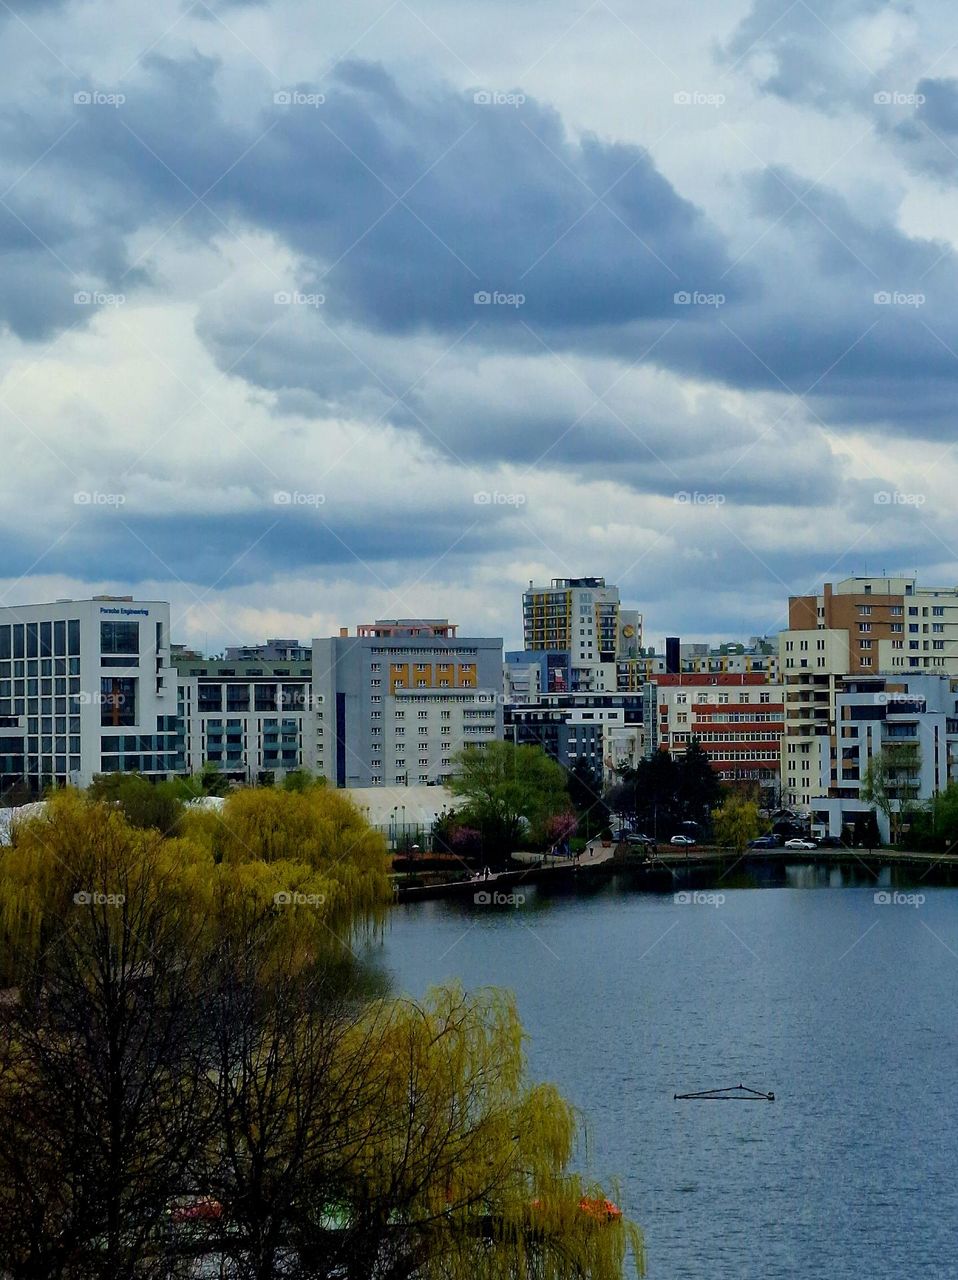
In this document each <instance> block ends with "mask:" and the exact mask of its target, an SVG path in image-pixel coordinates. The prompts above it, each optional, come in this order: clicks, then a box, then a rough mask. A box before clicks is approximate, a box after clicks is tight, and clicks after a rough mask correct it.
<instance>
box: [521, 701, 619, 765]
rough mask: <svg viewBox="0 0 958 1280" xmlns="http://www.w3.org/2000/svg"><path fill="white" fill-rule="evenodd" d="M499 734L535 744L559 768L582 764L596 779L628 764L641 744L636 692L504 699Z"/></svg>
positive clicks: (524, 743)
mask: <svg viewBox="0 0 958 1280" xmlns="http://www.w3.org/2000/svg"><path fill="white" fill-rule="evenodd" d="M505 735H506V738H507V740H508V741H510V742H515V743H516V744H517V745H518V746H529V745H532V746H540V747H542V748H543V750H544V751H545V752H546V753H547V754H548V755H550V756H552V758H553V759H554V760H556V761H558V763H559V764H561V765H562V767H563V768H564V769H572V768H573V767H574V766H575V765H576V764H579V763H585V764H587V765H588V766H589V768H590V769H591V770H592V773H593V774H594V776H595V777H596V778H603V779H605V780H606V781H609V780H611V778H612V777H613V775H614V773H615V770H616V769H617V768H623V767H625V766H632V767H634V765H635V764H637V763H638V761H639V759H641V755H642V748H643V745H644V735H643V715H642V695H641V694H622V693H592V694H590V693H561V694H544V695H542V696H540V697H538V698H536V699H535V700H533V701H527V702H522V703H509V704H507V705H506V710H505Z"/></svg>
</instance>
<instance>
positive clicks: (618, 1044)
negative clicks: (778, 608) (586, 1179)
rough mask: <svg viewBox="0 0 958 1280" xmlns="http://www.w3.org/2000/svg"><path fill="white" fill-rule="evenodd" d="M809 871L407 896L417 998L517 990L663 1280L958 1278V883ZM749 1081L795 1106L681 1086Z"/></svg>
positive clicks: (408, 948) (402, 973) (404, 970)
mask: <svg viewBox="0 0 958 1280" xmlns="http://www.w3.org/2000/svg"><path fill="white" fill-rule="evenodd" d="M790 875H791V881H792V885H793V886H794V887H788V888H763V889H739V890H728V889H726V890H723V893H724V902H721V903H720V904H718V905H709V904H707V903H705V902H700V903H698V904H696V903H687V904H682V903H676V902H674V901H673V899H672V897H671V896H670V895H669V896H667V895H652V894H645V893H638V892H635V891H634V890H631V889H628V888H626V887H625V886H622V885H617V884H606V885H605V886H603V887H602V888H601V889H600V890H598V891H597V892H595V893H592V894H590V895H588V896H579V897H575V896H567V897H563V896H558V897H549V896H545V895H544V894H543V893H542V892H539V893H536V891H535V890H530V891H529V893H528V897H527V900H526V902H525V904H524V905H523V906H522V907H519V908H504V909H497V908H490V907H479V908H474V907H469V908H466V907H463V906H458V905H456V904H452V903H448V902H442V903H423V904H419V905H415V906H405V907H399V908H397V909H396V910H395V912H394V913H393V916H392V924H391V928H390V929H389V931H388V933H387V937H386V940H385V944H384V949H383V950H384V958H385V962H386V964H387V966H388V967H389V969H390V970H391V972H392V974H393V977H394V980H395V983H396V985H397V987H398V988H399V989H401V990H403V991H406V992H409V993H412V994H421V993H422V992H423V991H424V990H425V989H426V988H427V987H428V986H430V985H431V984H433V983H436V982H441V981H444V980H447V979H453V978H458V979H460V980H461V981H462V982H463V983H464V984H465V985H466V987H467V988H473V987H477V986H482V985H490V984H492V985H502V986H508V987H511V988H512V989H513V990H514V991H515V992H516V994H517V997H518V1002H519V1010H520V1013H521V1015H522V1018H523V1021H524V1024H525V1027H526V1029H527V1031H528V1033H529V1036H530V1044H529V1058H530V1065H531V1068H532V1071H533V1073H534V1074H535V1075H536V1076H537V1077H540V1078H548V1079H551V1080H554V1081H555V1082H556V1083H557V1084H559V1086H560V1087H561V1088H562V1089H563V1091H564V1092H565V1093H566V1095H567V1096H569V1097H570V1098H571V1099H572V1100H573V1101H574V1102H575V1103H576V1104H577V1105H578V1106H579V1107H580V1108H581V1109H582V1111H583V1112H584V1113H585V1114H586V1116H587V1117H588V1120H589V1124H590V1129H591V1134H592V1146H593V1150H592V1155H591V1171H592V1172H594V1173H595V1174H597V1175H598V1176H600V1177H607V1176H608V1175H617V1176H618V1177H619V1178H620V1185H621V1198H622V1201H623V1207H624V1208H625V1209H626V1211H627V1212H628V1213H629V1214H630V1215H632V1216H633V1217H634V1218H636V1219H637V1220H638V1221H639V1222H640V1223H641V1224H642V1226H643V1228H644V1229H645V1233H646V1244H647V1247H648V1253H649V1276H650V1277H651V1280H679V1278H680V1277H692V1276H694V1277H696V1280H704V1278H705V1277H708V1280H750V1278H751V1277H755V1278H756V1280H759V1278H761V1280H769V1278H770V1277H788V1278H789V1280H795V1278H797V1277H815V1280H824V1278H828V1280H866V1278H867V1280H884V1278H885V1277H888V1278H889V1280H890V1278H891V1277H895V1278H896V1280H900V1278H903V1280H911V1278H912V1277H918V1276H929V1277H939V1276H941V1277H944V1276H949V1277H952V1276H954V1277H958V1247H956V1246H958V890H954V889H951V890H949V889H938V890H936V889H931V888H922V889H920V890H919V892H920V893H922V894H923V895H924V897H925V901H924V902H922V903H920V904H919V905H912V904H908V903H905V902H898V903H896V902H890V903H876V902H875V887H874V885H870V886H869V887H864V886H862V887H844V888H825V887H806V886H815V885H816V884H817V883H818V880H817V877H816V874H815V873H814V872H811V871H803V870H801V869H795V870H794V871H793V872H791V873H790ZM799 886H803V887H799ZM889 892H891V891H889ZM902 892H909V891H907V890H902ZM912 892H913V891H912ZM739 1083H744V1084H746V1085H750V1086H753V1087H755V1088H758V1089H762V1090H772V1091H774V1093H775V1095H776V1099H777V1100H776V1101H775V1102H774V1103H754V1104H747V1103H734V1102H674V1101H673V1098H672V1095H673V1093H684V1092H688V1091H692V1090H698V1089H708V1088H713V1087H716V1086H725V1085H733V1084H739Z"/></svg>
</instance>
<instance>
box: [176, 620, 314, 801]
mask: <svg viewBox="0 0 958 1280" xmlns="http://www.w3.org/2000/svg"><path fill="white" fill-rule="evenodd" d="M275 643H276V642H275V641H267V644H266V645H265V646H255V645H254V646H250V647H249V649H250V650H252V651H255V650H256V649H257V648H262V649H266V648H268V647H269V646H271V645H274V644H275ZM295 648H297V649H298V650H299V652H300V653H302V652H307V653H308V652H309V650H308V649H306V650H304V649H303V647H302V646H298V645H296V646H295ZM243 651H247V650H238V649H234V650H232V652H233V653H237V652H243ZM227 652H228V653H229V652H231V651H229V650H228V651H227ZM173 661H174V664H175V666H176V682H177V715H178V719H179V725H180V737H181V752H180V761H179V767H180V769H181V770H183V771H185V772H187V773H197V772H199V770H200V769H201V768H202V767H203V765H204V764H206V763H207V762H209V763H211V764H214V765H215V766H216V767H217V768H218V769H220V770H221V771H222V772H223V773H225V774H226V775H227V776H228V777H230V778H231V779H233V780H236V781H241V782H256V781H259V780H263V779H265V778H266V777H267V776H268V775H272V776H273V777H274V778H277V779H281V778H282V777H283V776H285V774H286V773H288V772H289V771H290V770H292V769H299V768H303V767H307V768H309V769H310V770H311V771H313V772H315V773H323V772H325V768H324V766H325V760H324V759H322V758H321V757H320V756H317V754H316V751H315V742H316V734H315V731H314V718H313V709H314V708H313V701H312V661H311V658H307V659H305V660H304V659H302V658H300V659H299V661H289V660H281V661H278V662H264V661H262V660H259V659H257V660H254V661H237V660H236V659H235V658H224V659H215V660H210V659H206V658H198V657H197V655H196V654H189V653H175V654H174V657H173Z"/></svg>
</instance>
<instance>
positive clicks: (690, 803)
mask: <svg viewBox="0 0 958 1280" xmlns="http://www.w3.org/2000/svg"><path fill="white" fill-rule="evenodd" d="M676 768H677V778H676V796H677V800H678V805H679V810H680V812H681V815H682V821H683V822H697V823H699V824H701V825H703V826H707V825H708V822H709V815H710V814H711V812H712V810H713V809H714V808H715V806H716V805H717V804H718V802H719V799H720V796H721V792H722V785H721V782H720V781H719V778H718V775H717V774H716V772H715V770H714V769H713V768H712V765H711V764H710V763H709V757H708V753H707V752H706V751H704V750H703V748H702V744H701V743H700V742H699V740H698V738H693V739H692V740H691V742H690V743H689V744H688V746H687V747H686V749H685V751H684V753H683V754H682V755H681V756H679V758H678V760H677V761H676Z"/></svg>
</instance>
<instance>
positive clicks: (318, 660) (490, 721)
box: [312, 618, 503, 787]
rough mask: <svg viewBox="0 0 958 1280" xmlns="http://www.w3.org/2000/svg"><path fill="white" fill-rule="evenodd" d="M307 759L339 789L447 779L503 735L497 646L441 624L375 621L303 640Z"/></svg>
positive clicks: (498, 641)
mask: <svg viewBox="0 0 958 1280" xmlns="http://www.w3.org/2000/svg"><path fill="white" fill-rule="evenodd" d="M312 689H313V699H314V729H315V734H316V743H315V755H316V759H317V760H322V761H323V770H322V771H323V772H324V773H325V775H326V777H328V778H329V779H330V780H331V781H332V782H334V783H335V785H337V786H340V787H364V786H395V785H428V784H439V783H443V782H445V781H447V780H448V778H449V777H450V776H451V774H452V770H453V759H454V757H455V755H456V753H457V752H458V751H459V750H460V749H462V748H464V747H465V748H478V749H482V747H483V746H484V745H485V744H486V743H487V742H489V741H492V740H496V739H501V738H502V736H503V714H502V704H503V693H502V689H503V663H502V640H501V639H500V638H488V637H460V636H458V635H457V628H456V627H455V626H454V625H453V624H451V623H450V622H448V621H447V620H446V619H435V618H434V619H402V618H399V619H396V618H393V619H380V620H379V621H377V622H373V623H367V624H363V625H361V626H359V627H357V628H356V634H355V635H353V636H350V635H349V633H348V631H347V630H346V629H345V628H344V629H343V630H342V631H341V632H340V634H339V635H338V636H335V637H331V638H328V639H316V640H314V641H313V683H312Z"/></svg>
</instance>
